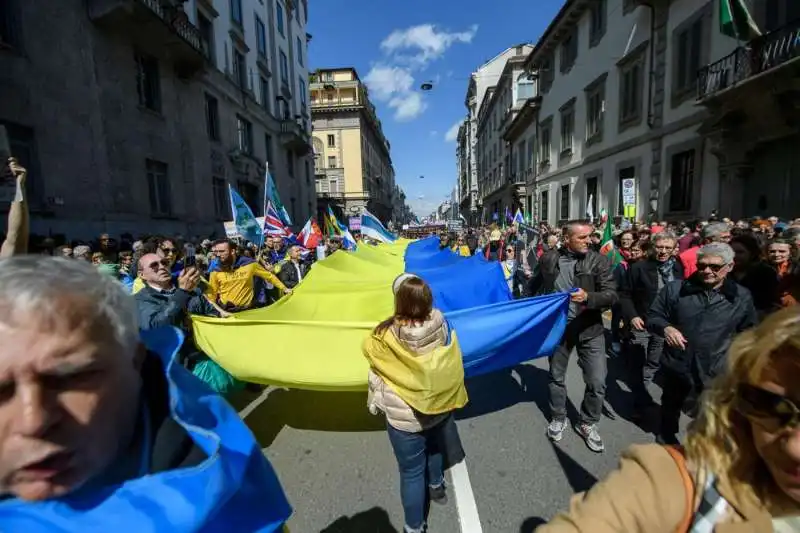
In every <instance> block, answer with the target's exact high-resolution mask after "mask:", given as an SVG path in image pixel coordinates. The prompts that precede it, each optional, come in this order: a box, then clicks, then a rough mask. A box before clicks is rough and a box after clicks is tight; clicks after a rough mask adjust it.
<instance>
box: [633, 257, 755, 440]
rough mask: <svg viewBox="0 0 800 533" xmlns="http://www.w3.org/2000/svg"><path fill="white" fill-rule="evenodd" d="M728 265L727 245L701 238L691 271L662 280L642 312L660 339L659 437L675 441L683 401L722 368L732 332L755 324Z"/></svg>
mask: <svg viewBox="0 0 800 533" xmlns="http://www.w3.org/2000/svg"><path fill="white" fill-rule="evenodd" d="M732 269H733V249H732V248H731V247H730V246H728V245H727V244H725V243H720V242H717V243H711V244H706V245H705V246H703V247H702V248H700V250H699V251H698V252H697V272H695V273H694V274H693V275H692V276H690V277H689V279H687V280H677V281H673V282H672V283H669V284H667V285H666V286H665V287H664V289H663V290H662V291H661V292H659V293H658V296H656V299H655V301H654V302H653V305H652V306H651V307H650V311H649V313H648V314H647V319H646V324H647V329H648V330H649V331H651V332H652V333H654V334H655V335H660V336H663V337H664V341H665V343H666V346H665V348H664V355H663V358H662V361H661V365H662V374H663V377H664V382H663V389H664V394H663V395H662V397H661V429H660V434H659V435H658V440H659V442H662V443H666V444H676V443H677V442H678V438H677V434H678V422H679V420H680V416H681V410H682V408H683V405H684V403H685V402H686V400H687V399H688V398H689V397H690V396H691V395H692V393H696V395H697V396H699V394H700V393H701V392H702V391H703V389H704V388H705V387H706V386H707V385H708V383H709V382H710V381H711V380H712V379H714V378H715V377H716V376H717V375H718V374H719V373H720V372H721V371H722V370H723V369H724V367H725V362H726V359H727V358H726V354H727V352H728V348H729V347H730V344H731V341H732V340H733V337H734V336H735V335H736V334H737V333H739V332H741V331H744V330H745V329H748V328H750V327H752V326H754V325H755V324H756V310H755V306H754V305H753V298H752V297H751V296H750V292H749V291H748V290H747V289H745V288H744V287H742V286H741V285H739V284H737V283H736V282H734V281H732V280H730V279H728V274H730V272H731V270H732Z"/></svg>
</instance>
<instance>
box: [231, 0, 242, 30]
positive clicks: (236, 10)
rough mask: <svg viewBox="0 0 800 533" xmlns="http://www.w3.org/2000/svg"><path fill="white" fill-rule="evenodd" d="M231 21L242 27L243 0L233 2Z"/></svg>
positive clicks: (233, 0) (232, 0)
mask: <svg viewBox="0 0 800 533" xmlns="http://www.w3.org/2000/svg"><path fill="white" fill-rule="evenodd" d="M231 20H232V21H233V22H234V23H236V24H238V25H239V26H241V25H242V0H231Z"/></svg>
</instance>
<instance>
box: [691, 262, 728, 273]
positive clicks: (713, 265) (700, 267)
mask: <svg viewBox="0 0 800 533" xmlns="http://www.w3.org/2000/svg"><path fill="white" fill-rule="evenodd" d="M726 266H728V265H718V264H716V263H697V270H699V271H700V272H702V271H704V270H705V269H707V268H710V269H711V272H719V271H720V270H722V269H723V268H725V267H726Z"/></svg>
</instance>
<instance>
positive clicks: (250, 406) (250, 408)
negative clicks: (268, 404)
mask: <svg viewBox="0 0 800 533" xmlns="http://www.w3.org/2000/svg"><path fill="white" fill-rule="evenodd" d="M274 390H275V387H267V388H266V389H264V390H263V391H262V392H261V394H259V395H258V397H257V398H256V399H255V400H253V401H252V402H250V403H249V404H247V406H245V408H244V409H242V410H241V411H239V418H241V419H242V420H244V419H245V418H247V417H248V416H250V413H252V412H253V411H255V410H256V409H257V408H258V406H259V405H261V404H262V403H264V400H266V399H267V396H269V393H270V392H272V391H274Z"/></svg>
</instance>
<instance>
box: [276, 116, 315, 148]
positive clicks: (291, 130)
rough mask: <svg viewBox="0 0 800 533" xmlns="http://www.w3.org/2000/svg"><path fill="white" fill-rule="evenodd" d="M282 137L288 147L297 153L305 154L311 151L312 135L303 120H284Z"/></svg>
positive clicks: (282, 122) (282, 141)
mask: <svg viewBox="0 0 800 533" xmlns="http://www.w3.org/2000/svg"><path fill="white" fill-rule="evenodd" d="M280 139H281V143H283V145H284V146H285V147H286V148H287V149H289V150H292V151H293V152H295V153H296V154H297V155H300V156H303V155H307V154H309V153H311V137H310V135H309V134H308V132H307V131H306V129H305V127H304V124H303V123H301V122H298V121H295V120H282V121H281V137H280Z"/></svg>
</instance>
